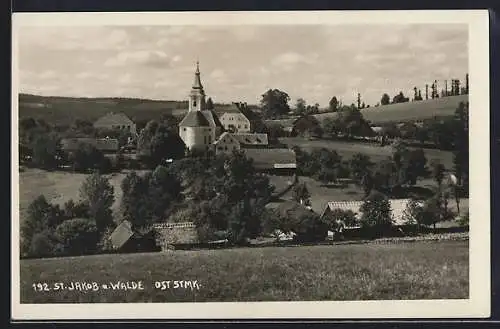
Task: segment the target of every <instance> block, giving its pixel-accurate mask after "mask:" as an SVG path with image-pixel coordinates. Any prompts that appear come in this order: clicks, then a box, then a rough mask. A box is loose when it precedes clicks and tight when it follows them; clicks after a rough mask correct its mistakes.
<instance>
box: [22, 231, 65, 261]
mask: <svg viewBox="0 0 500 329" xmlns="http://www.w3.org/2000/svg"><path fill="white" fill-rule="evenodd" d="M57 247H58V244H57V241H56V240H55V238H54V235H53V233H52V232H51V231H49V230H44V231H42V232H38V233H35V234H34V235H33V237H32V238H31V243H30V247H29V256H30V257H37V258H41V257H49V256H55V254H57V249H58V248H57Z"/></svg>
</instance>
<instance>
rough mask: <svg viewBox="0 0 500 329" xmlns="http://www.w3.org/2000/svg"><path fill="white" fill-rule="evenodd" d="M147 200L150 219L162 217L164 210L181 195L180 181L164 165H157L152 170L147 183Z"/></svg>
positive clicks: (155, 219) (155, 220) (160, 218)
mask: <svg viewBox="0 0 500 329" xmlns="http://www.w3.org/2000/svg"><path fill="white" fill-rule="evenodd" d="M148 187H149V189H148V199H149V200H148V201H149V207H150V209H151V212H152V221H153V222H158V221H161V220H163V219H164V217H165V213H166V211H167V210H168V209H169V208H170V207H171V205H172V204H173V203H174V202H175V201H177V200H179V198H180V196H181V190H182V188H181V183H180V181H179V180H178V179H177V177H175V176H174V175H172V174H171V173H170V172H169V171H168V170H167V168H166V167H164V166H158V167H156V169H155V170H154V171H153V173H152V175H151V177H150V183H149V185H148Z"/></svg>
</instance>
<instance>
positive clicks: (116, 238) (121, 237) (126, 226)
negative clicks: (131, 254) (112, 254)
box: [110, 221, 134, 249]
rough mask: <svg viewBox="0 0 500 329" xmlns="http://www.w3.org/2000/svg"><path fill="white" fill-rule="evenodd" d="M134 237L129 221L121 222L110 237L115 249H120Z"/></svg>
mask: <svg viewBox="0 0 500 329" xmlns="http://www.w3.org/2000/svg"><path fill="white" fill-rule="evenodd" d="M132 236H134V231H132V226H131V224H130V223H129V222H128V221H123V222H121V223H120V225H118V226H117V227H116V228H115V230H114V231H113V233H111V236H110V239H111V243H112V244H113V248H115V249H120V248H121V247H123V246H124V245H125V244H126V243H127V241H129V240H130V238H131V237H132Z"/></svg>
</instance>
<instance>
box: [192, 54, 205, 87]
mask: <svg viewBox="0 0 500 329" xmlns="http://www.w3.org/2000/svg"><path fill="white" fill-rule="evenodd" d="M193 89H202V90H203V85H202V84H201V78H200V62H199V61H196V72H195V73H194V82H193Z"/></svg>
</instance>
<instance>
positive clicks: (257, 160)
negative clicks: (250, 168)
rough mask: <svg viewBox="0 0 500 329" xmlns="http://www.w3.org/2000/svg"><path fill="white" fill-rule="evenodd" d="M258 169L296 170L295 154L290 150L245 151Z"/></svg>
mask: <svg viewBox="0 0 500 329" xmlns="http://www.w3.org/2000/svg"><path fill="white" fill-rule="evenodd" d="M244 152H245V154H246V155H247V157H249V158H251V159H253V165H254V167H255V168H256V169H276V168H296V166H297V159H296V156H295V152H294V151H293V150H290V149H260V148H259V149H245V150H244Z"/></svg>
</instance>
